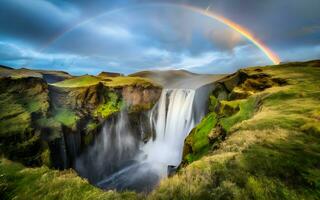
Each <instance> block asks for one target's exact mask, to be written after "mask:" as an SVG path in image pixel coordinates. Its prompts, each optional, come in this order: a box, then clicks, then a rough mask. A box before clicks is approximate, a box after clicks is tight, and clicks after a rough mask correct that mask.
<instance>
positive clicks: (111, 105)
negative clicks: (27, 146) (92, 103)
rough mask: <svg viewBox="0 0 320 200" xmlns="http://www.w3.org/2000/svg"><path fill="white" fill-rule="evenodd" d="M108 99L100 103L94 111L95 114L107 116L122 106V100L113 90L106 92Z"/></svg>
mask: <svg viewBox="0 0 320 200" xmlns="http://www.w3.org/2000/svg"><path fill="white" fill-rule="evenodd" d="M107 96H108V100H107V102H106V103H105V104H101V105H100V106H99V107H98V108H97V109H96V111H95V115H96V116H100V117H102V118H107V117H109V116H110V115H112V114H113V113H116V112H119V111H120V110H121V108H122V107H123V106H124V103H123V100H121V99H120V97H118V95H117V94H116V93H114V92H108V94H107Z"/></svg>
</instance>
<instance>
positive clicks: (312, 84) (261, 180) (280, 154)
mask: <svg viewBox="0 0 320 200" xmlns="http://www.w3.org/2000/svg"><path fill="white" fill-rule="evenodd" d="M311 65H315V64H310V63H299V64H297V65H293V64H285V65H280V66H275V67H273V66H270V67H259V69H260V70H259V71H262V73H267V74H269V75H271V77H272V78H281V79H285V80H286V81H287V82H288V84H289V85H287V86H281V87H280V86H276V85H272V87H271V88H267V89H265V90H259V91H255V92H254V93H253V95H252V96H250V97H248V98H246V99H243V100H236V101H237V102H234V101H231V102H229V103H231V104H238V105H239V110H238V111H236V112H235V113H231V115H225V116H222V117H221V118H219V120H220V121H219V122H218V123H222V124H223V126H224V128H225V129H226V130H227V137H226V139H225V140H224V141H223V142H221V143H220V144H219V146H218V148H217V149H216V150H214V151H208V152H207V153H206V155H204V156H202V157H201V158H200V159H198V160H196V161H194V162H192V163H191V164H189V165H188V166H186V167H185V168H182V169H181V170H180V171H179V173H178V174H176V175H174V176H173V177H171V178H169V179H166V180H163V181H162V182H161V184H160V186H159V187H158V188H157V189H156V190H155V191H153V192H152V194H151V195H150V196H149V199H268V200H269V199H297V200H298V199H319V198H320V187H319V186H320V168H319V166H320V137H319V135H320V131H319V130H320V104H319V102H320V96H319V89H320V80H319V77H320V68H319V67H311ZM255 69H257V68H248V69H245V72H246V73H248V74H256V73H257V71H256V70H255ZM257 100H259V101H257ZM233 106H235V105H233ZM202 139H203V138H202ZM202 139H200V141H201V140H202Z"/></svg>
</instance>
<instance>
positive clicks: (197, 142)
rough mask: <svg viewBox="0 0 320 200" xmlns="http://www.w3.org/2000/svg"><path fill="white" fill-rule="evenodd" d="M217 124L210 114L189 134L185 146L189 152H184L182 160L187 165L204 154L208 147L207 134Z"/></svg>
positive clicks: (213, 114)
mask: <svg viewBox="0 0 320 200" xmlns="http://www.w3.org/2000/svg"><path fill="white" fill-rule="evenodd" d="M216 123H217V115H216V114H215V113H214V112H212V113H210V114H208V115H207V116H206V117H205V118H204V119H203V120H202V121H201V122H200V123H199V124H198V125H197V127H196V128H195V129H194V130H193V131H192V132H191V133H190V134H189V136H188V137H187V139H186V141H185V144H186V145H188V146H189V148H190V150H189V152H185V154H186V155H184V159H185V160H186V162H187V163H191V162H193V161H194V160H197V159H199V158H200V157H201V156H203V154H204V153H206V152H207V151H208V150H209V148H210V146H209V144H210V141H209V137H208V135H209V133H210V132H211V131H212V129H213V128H214V127H215V125H216Z"/></svg>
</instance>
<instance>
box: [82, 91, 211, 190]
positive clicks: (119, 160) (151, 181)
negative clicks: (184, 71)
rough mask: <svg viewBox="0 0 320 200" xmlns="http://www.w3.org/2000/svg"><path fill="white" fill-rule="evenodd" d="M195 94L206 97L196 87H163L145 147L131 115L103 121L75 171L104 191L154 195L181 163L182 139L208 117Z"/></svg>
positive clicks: (152, 115)
mask: <svg viewBox="0 0 320 200" xmlns="http://www.w3.org/2000/svg"><path fill="white" fill-rule="evenodd" d="M196 96H199V98H200V99H202V98H203V96H202V95H200V93H197V91H196V90H194V89H181V88H179V89H163V90H162V94H161V97H160V99H159V101H158V103H157V104H156V105H155V106H154V108H153V109H152V110H151V111H149V113H148V116H149V121H150V122H149V125H150V127H151V129H152V130H153V135H152V138H150V139H149V141H147V142H146V143H143V142H142V141H141V137H143V136H141V135H142V134H143V133H141V132H140V133H139V134H140V139H139V137H134V135H135V131H133V127H131V126H130V123H129V122H128V121H129V120H128V117H127V113H126V112H121V113H120V114H119V116H118V117H117V118H115V119H114V120H111V121H109V122H106V123H105V125H104V128H103V131H102V134H100V136H99V137H98V138H97V139H96V142H95V144H94V145H93V147H92V148H91V149H89V151H88V152H87V153H86V154H84V155H83V156H81V157H80V158H79V159H77V162H76V169H77V171H78V172H79V174H80V175H81V176H84V177H87V178H89V180H91V182H93V184H95V185H97V186H99V187H101V188H105V189H109V188H112V189H114V188H116V189H118V190H125V189H132V190H136V191H150V190H151V189H152V188H153V187H154V186H155V185H156V184H157V183H158V182H159V180H160V179H161V178H164V177H166V176H168V168H169V167H173V168H174V167H178V166H179V164H180V163H181V159H182V151H183V145H184V140H185V138H186V137H187V135H188V133H189V132H190V131H191V129H192V128H193V127H194V126H195V124H196V123H198V122H199V121H200V119H201V117H203V115H204V111H203V108H204V107H205V105H204V104H203V103H201V104H202V106H201V108H200V107H199V106H197V105H198V104H199V103H195V98H196ZM197 99H198V98H197ZM205 99H207V98H205ZM138 129H139V128H138ZM138 132H139V131H138Z"/></svg>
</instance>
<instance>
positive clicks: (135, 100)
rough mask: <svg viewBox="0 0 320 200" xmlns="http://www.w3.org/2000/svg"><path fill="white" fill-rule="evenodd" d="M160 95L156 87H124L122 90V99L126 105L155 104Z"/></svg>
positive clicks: (159, 89)
mask: <svg viewBox="0 0 320 200" xmlns="http://www.w3.org/2000/svg"><path fill="white" fill-rule="evenodd" d="M160 95H161V88H158V87H148V88H143V87H131V86H129V87H125V88H123V90H122V96H123V100H124V101H125V102H126V104H127V105H128V106H133V107H134V106H144V105H150V104H152V105H153V104H155V103H156V102H157V101H158V99H159V98H160Z"/></svg>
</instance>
